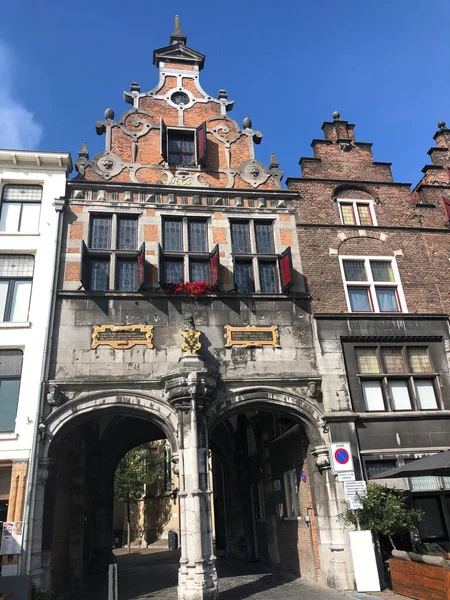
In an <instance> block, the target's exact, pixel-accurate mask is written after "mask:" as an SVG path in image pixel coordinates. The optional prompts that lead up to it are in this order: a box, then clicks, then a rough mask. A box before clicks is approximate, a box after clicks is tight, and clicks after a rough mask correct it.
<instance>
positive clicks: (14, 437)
mask: <svg viewBox="0 0 450 600" xmlns="http://www.w3.org/2000/svg"><path fill="white" fill-rule="evenodd" d="M17 439H19V434H18V433H14V432H12V433H8V432H6V431H5V432H4V433H3V432H1V431H0V441H1V440H5V441H6V440H17Z"/></svg>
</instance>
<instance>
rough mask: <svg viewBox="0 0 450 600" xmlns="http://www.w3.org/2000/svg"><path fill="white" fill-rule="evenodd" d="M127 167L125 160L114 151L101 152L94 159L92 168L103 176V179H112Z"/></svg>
mask: <svg viewBox="0 0 450 600" xmlns="http://www.w3.org/2000/svg"><path fill="white" fill-rule="evenodd" d="M124 167H125V164H124V162H123V161H122V159H121V158H120V156H117V154H114V152H108V151H106V152H101V153H100V154H97V155H96V156H94V158H93V159H92V168H93V169H94V171H95V172H96V173H97V174H98V175H100V176H101V177H103V179H111V177H115V176H116V175H118V174H119V173H120V172H121V171H122V170H123V169H124Z"/></svg>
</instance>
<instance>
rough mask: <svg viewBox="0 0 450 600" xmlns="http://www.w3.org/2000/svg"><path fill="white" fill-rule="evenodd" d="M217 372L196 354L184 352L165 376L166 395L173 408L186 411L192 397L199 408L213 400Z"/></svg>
mask: <svg viewBox="0 0 450 600" xmlns="http://www.w3.org/2000/svg"><path fill="white" fill-rule="evenodd" d="M217 379H218V374H217V373H216V372H215V371H213V370H212V369H210V368H208V367H207V366H206V365H205V363H204V361H203V359H202V358H201V357H199V356H198V355H188V354H185V355H183V356H182V357H181V358H180V362H179V365H178V368H177V369H176V370H175V371H174V372H173V373H171V374H170V375H168V376H167V377H166V378H165V392H166V397H167V400H168V402H169V404H170V405H171V406H173V407H174V408H175V410H182V411H188V410H189V409H190V406H191V400H192V398H195V400H196V403H197V406H198V407H199V408H200V409H201V408H204V407H205V406H206V405H207V404H209V403H210V402H212V401H213V399H214V395H215V390H216V387H217Z"/></svg>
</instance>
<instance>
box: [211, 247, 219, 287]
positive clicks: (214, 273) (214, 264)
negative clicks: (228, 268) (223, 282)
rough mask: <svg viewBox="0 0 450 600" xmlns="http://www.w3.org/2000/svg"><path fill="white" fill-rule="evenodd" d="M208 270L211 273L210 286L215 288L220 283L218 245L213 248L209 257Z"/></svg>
mask: <svg viewBox="0 0 450 600" xmlns="http://www.w3.org/2000/svg"><path fill="white" fill-rule="evenodd" d="M209 268H210V272H211V285H213V286H214V287H217V286H218V285H219V283H220V254H219V245H217V246H215V248H214V249H213V251H212V252H211V253H210V255H209Z"/></svg>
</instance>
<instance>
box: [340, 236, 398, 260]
mask: <svg viewBox="0 0 450 600" xmlns="http://www.w3.org/2000/svg"><path fill="white" fill-rule="evenodd" d="M352 244H353V245H355V246H361V250H359V251H357V252H355V251H352V250H349V245H350V246H351V245H352ZM337 246H338V254H339V256H343V255H348V256H352V255H355V256H356V255H359V254H361V256H368V255H371V256H372V255H373V256H378V255H379V256H394V255H395V254H394V250H393V248H392V247H391V245H390V241H389V239H388V236H387V235H386V234H384V233H379V234H373V233H371V232H369V233H368V232H364V235H361V233H358V234H356V235H352V236H349V237H347V236H346V235H345V234H339V235H338V236H337ZM371 246H378V248H379V250H375V251H372V250H370V247H371Z"/></svg>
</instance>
